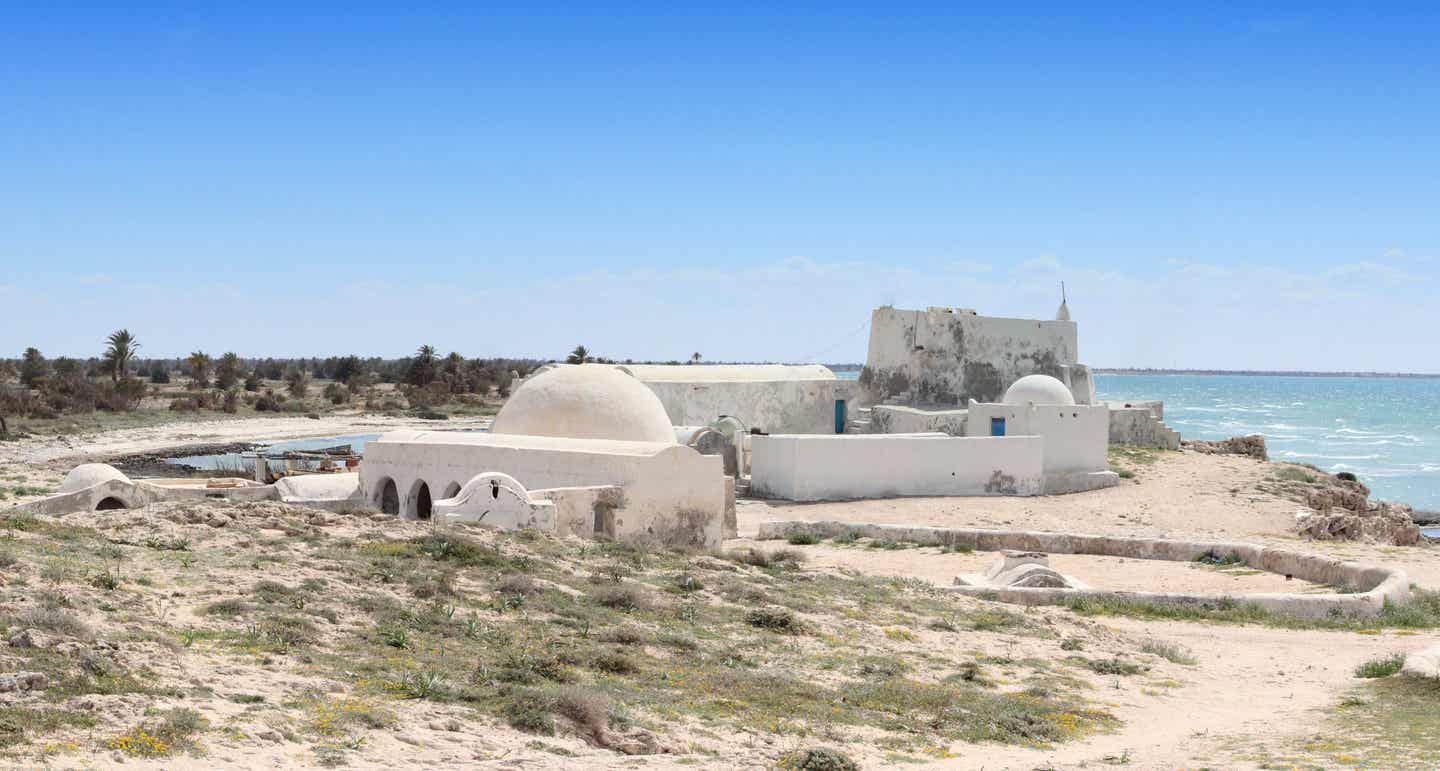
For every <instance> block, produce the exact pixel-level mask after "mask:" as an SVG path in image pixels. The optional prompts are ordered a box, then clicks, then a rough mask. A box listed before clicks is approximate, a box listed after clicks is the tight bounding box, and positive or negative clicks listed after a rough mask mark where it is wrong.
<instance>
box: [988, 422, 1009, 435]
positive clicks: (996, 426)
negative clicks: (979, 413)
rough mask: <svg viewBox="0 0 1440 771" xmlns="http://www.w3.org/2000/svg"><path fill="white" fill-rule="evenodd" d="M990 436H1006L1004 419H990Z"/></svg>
mask: <svg viewBox="0 0 1440 771" xmlns="http://www.w3.org/2000/svg"><path fill="white" fill-rule="evenodd" d="M990 435H991V436H1004V435H1005V419H1004V418H991V419H990Z"/></svg>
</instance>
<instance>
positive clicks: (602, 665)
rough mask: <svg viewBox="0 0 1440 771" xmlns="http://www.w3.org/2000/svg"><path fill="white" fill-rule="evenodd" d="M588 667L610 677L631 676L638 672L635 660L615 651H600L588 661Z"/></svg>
mask: <svg viewBox="0 0 1440 771" xmlns="http://www.w3.org/2000/svg"><path fill="white" fill-rule="evenodd" d="M590 667H591V668H592V669H596V670H599V671H601V672H607V673H609V674H612V675H633V674H635V673H636V672H638V671H640V667H639V665H637V664H636V663H635V660H634V659H632V658H630V657H629V656H626V655H625V654H623V653H619V652H617V651H601V652H600V653H597V654H595V657H594V658H592V659H591V660H590Z"/></svg>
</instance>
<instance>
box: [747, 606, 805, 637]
mask: <svg viewBox="0 0 1440 771" xmlns="http://www.w3.org/2000/svg"><path fill="white" fill-rule="evenodd" d="M745 623H747V624H749V625H750V626H753V627H757V628H760V629H769V630H771V631H774V632H798V631H799V630H800V620H799V619H798V618H796V617H795V614H794V613H791V612H790V611H789V610H787V609H785V608H753V609H751V610H748V611H745Z"/></svg>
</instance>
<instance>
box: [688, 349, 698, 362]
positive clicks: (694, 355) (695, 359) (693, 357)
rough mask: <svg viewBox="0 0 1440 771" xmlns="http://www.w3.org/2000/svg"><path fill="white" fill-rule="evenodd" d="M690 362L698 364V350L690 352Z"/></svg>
mask: <svg viewBox="0 0 1440 771" xmlns="http://www.w3.org/2000/svg"><path fill="white" fill-rule="evenodd" d="M690 363H691V364H699V363H700V352H699V351H696V352H695V353H692V354H690Z"/></svg>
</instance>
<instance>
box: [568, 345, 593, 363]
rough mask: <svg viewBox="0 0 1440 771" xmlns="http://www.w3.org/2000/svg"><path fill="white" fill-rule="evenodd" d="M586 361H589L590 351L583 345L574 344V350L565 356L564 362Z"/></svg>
mask: <svg viewBox="0 0 1440 771" xmlns="http://www.w3.org/2000/svg"><path fill="white" fill-rule="evenodd" d="M587 361H590V351H588V350H586V349H585V346H583V345H577V346H575V350H573V351H571V352H570V355H569V356H567V357H565V363H566V364H584V363H585V362H587Z"/></svg>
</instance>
